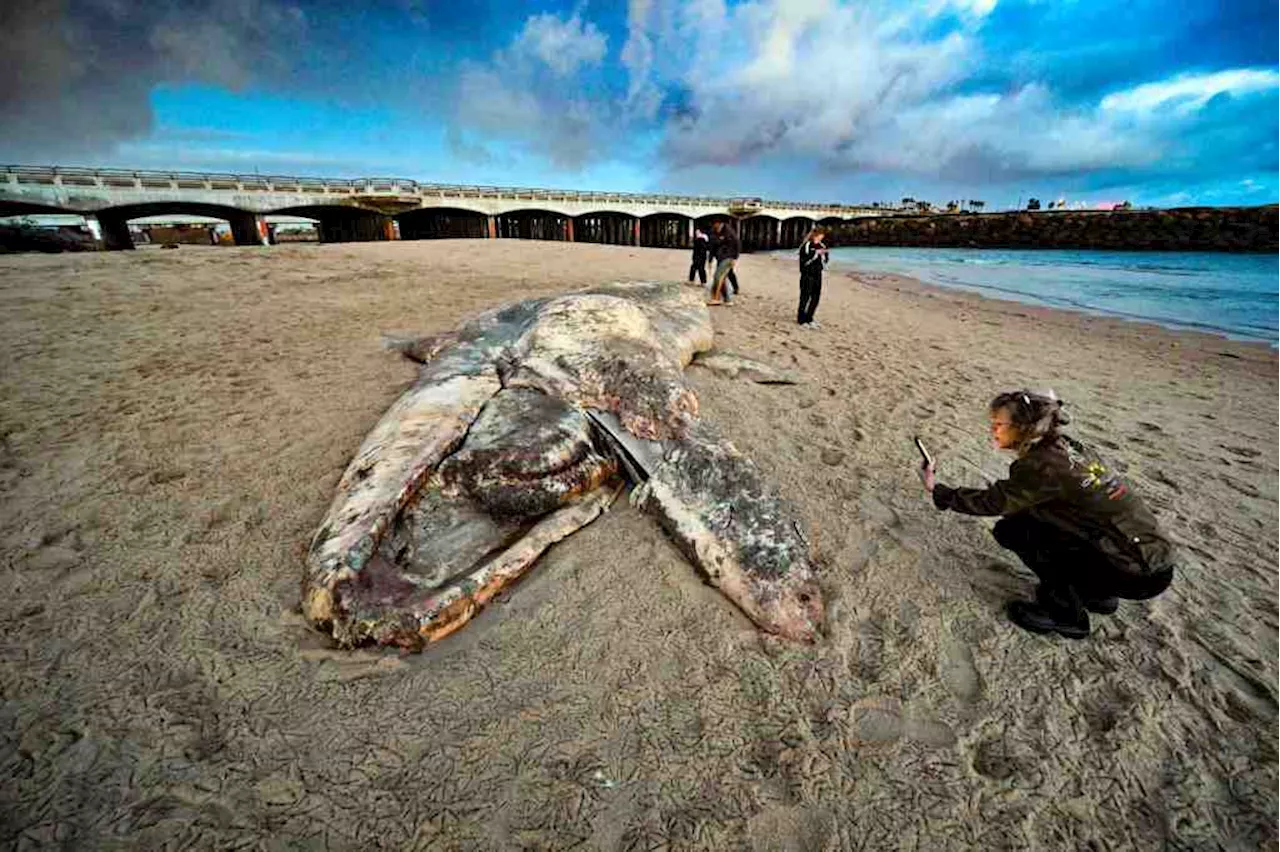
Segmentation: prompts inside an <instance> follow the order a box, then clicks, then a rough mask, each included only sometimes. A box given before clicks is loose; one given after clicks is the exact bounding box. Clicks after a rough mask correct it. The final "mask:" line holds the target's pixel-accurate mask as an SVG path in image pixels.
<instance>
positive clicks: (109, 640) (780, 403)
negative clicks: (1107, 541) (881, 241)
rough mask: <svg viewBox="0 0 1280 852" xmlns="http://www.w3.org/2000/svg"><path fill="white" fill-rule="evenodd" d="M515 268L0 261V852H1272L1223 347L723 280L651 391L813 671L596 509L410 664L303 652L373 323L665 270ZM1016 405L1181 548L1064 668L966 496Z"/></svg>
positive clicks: (489, 257) (1241, 348)
mask: <svg viewBox="0 0 1280 852" xmlns="http://www.w3.org/2000/svg"><path fill="white" fill-rule="evenodd" d="M687 268H688V261H687V256H686V253H685V252H676V251H662V250H655V249H645V250H640V249H633V248H626V247H611V246H589V245H566V244H554V243H535V242H519V241H508V240H500V241H445V242H414V243H407V242H406V243H367V244H345V245H328V246H314V245H282V246H275V247H272V248H270V249H260V248H243V249H240V248H213V247H209V248H203V247H195V246H184V247H182V248H181V249H180V250H177V251H161V250H156V249H151V250H141V251H137V252H129V253H124V252H122V253H109V254H90V255H62V256H45V255H22V256H5V257H0V330H2V331H3V335H4V347H3V350H2V354H0V358H2V359H3V361H2V362H0V363H2V364H3V370H0V394H2V395H0V400H2V407H0V418H2V419H0V436H2V437H3V444H2V446H0V452H2V455H0V495H2V497H0V499H2V501H3V503H2V507H3V511H2V512H0V541H2V542H3V547H4V550H3V554H4V565H3V568H4V571H3V575H2V576H3V585H0V615H2V617H3V623H4V625H5V627H6V629H5V631H4V636H3V640H0V641H2V642H3V652H2V660H3V663H2V664H0V689H2V695H3V703H2V704H0V707H2V708H3V718H2V719H0V732H2V734H0V736H2V738H3V739H2V740H0V742H2V745H0V772H3V775H4V777H6V778H7V779H8V780H7V781H6V783H5V784H4V785H3V787H2V789H0V845H4V846H6V847H9V846H15V847H17V848H48V847H50V846H56V845H57V844H61V845H62V847H63V848H68V849H98V848H146V849H161V848H172V849H196V848H219V849H225V848H300V849H301V848H306V849H312V848H314V849H325V848H329V849H369V848H379V847H380V848H395V849H548V850H549V849H565V848H570V847H575V845H576V848H582V849H759V850H827V849H854V848H868V849H886V848H897V849H929V850H934V849H949V848H956V849H970V848H975V847H981V848H987V849H992V850H995V849H1024V848H1041V849H1080V848H1099V849H1105V848H1117V849H1131V848H1132V849H1161V848H1194V849H1204V848H1219V847H1221V848H1227V849H1250V850H1252V849H1259V848H1275V847H1276V843H1277V721H1276V720H1277V707H1276V694H1277V691H1276V683H1277V668H1276V666H1277V536H1278V525H1277V360H1276V353H1275V352H1274V351H1272V350H1269V349H1268V348H1266V347H1264V346H1258V345H1254V344H1244V343H1236V342H1230V341H1226V340H1224V339H1222V338H1217V337H1212V336H1208V335H1202V334H1195V333H1182V332H1173V331H1168V330H1164V329H1161V328H1158V327H1155V326H1149V325H1142V324H1138V323H1130V322H1124V321H1119V320H1110V319H1105V318H1098V317H1090V316H1085V315H1081V314H1073V313H1067V312H1060V311H1055V310H1050V309H1041V308H1035V307H1028V306H1025V305H1019V304H1014V303H1009V302H1000V301H994V300H987V299H983V298H981V297H977V296H973V295H968V294H962V293H956V292H947V291H943V290H937V289H932V288H929V287H926V286H924V285H922V284H919V283H916V282H913V281H910V280H908V279H901V278H894V277H889V276H877V275H862V276H855V275H849V274H830V275H828V277H827V281H826V285H825V288H824V293H823V297H822V304H821V307H820V308H819V311H818V318H819V320H820V321H821V322H822V324H823V326H824V327H823V328H822V329H821V330H818V331H809V330H801V329H798V328H797V327H796V326H795V325H794V322H793V320H794V311H795V298H796V292H797V285H796V276H795V272H794V269H793V265H792V264H791V263H790V262H787V261H785V260H778V259H773V258H768V257H757V256H751V257H747V258H744V259H743V261H742V264H741V268H740V275H741V278H742V282H743V285H744V287H745V291H744V293H743V298H742V299H741V301H740V303H739V304H738V305H737V306H735V307H734V308H732V309H717V312H716V313H715V314H714V320H715V323H716V331H717V335H716V340H717V346H718V347H719V348H721V349H723V350H726V351H730V352H735V353H739V354H743V355H747V356H750V357H753V358H757V359H759V360H763V361H766V362H769V363H772V364H776V365H777V366H779V367H782V368H785V369H787V370H789V371H791V372H794V373H796V374H798V375H799V376H800V377H801V379H802V380H803V382H802V384H800V385H797V386H791V387H788V386H764V385H755V384H751V383H749V382H745V381H741V380H733V379H728V378H724V377H722V376H720V375H719V374H715V373H712V372H709V371H707V370H705V369H700V368H698V367H692V368H690V371H689V377H690V380H691V382H692V384H693V385H694V387H695V389H696V390H697V392H698V394H699V397H700V400H701V403H702V411H703V415H704V416H706V417H709V418H713V419H714V420H715V421H717V422H718V423H719V424H720V425H721V426H722V427H723V429H724V430H725V432H726V433H727V434H728V435H730V436H731V437H732V439H733V440H734V442H735V443H736V444H737V445H738V446H739V447H740V448H741V449H742V450H744V451H745V452H746V453H748V454H749V455H750V456H751V457H752V458H753V459H754V460H755V461H756V463H757V464H758V465H759V466H760V467H761V468H762V469H763V470H764V471H765V472H766V474H767V475H768V476H769V477H771V479H772V480H773V481H774V482H775V483H776V484H777V485H778V487H779V488H780V489H781V490H782V492H783V493H784V494H785V495H786V496H787V497H788V498H790V499H791V500H792V501H794V502H795V504H796V505H797V506H798V507H799V510H800V512H801V513H802V514H803V516H804V517H805V518H806V519H807V521H808V523H809V525H810V527H811V530H812V537H813V547H814V552H815V554H816V557H817V559H818V562H819V565H820V572H821V575H820V576H821V579H822V582H823V584H824V585H825V587H826V589H827V594H828V599H829V601H830V610H829V617H830V636H829V637H828V639H827V640H826V641H825V642H823V643H821V644H820V645H818V646H815V647H796V646H790V645H787V644H782V643H779V642H776V641H772V640H766V639H762V638H761V637H760V636H759V635H758V634H757V632H756V631H755V630H754V629H753V628H752V627H751V625H750V624H749V623H748V622H747V621H746V619H745V618H744V617H743V616H741V615H740V614H739V613H738V612H737V611H736V610H734V609H733V608H732V606H731V605H730V604H729V603H728V602H727V601H726V600H725V599H724V598H723V597H722V596H721V595H719V594H718V593H717V592H715V591H714V590H713V589H710V588H709V587H707V586H705V585H703V584H702V583H701V581H700V580H699V578H698V576H697V574H696V572H695V571H694V569H693V568H692V567H691V566H690V565H689V564H688V563H687V562H686V561H685V560H684V559H682V558H681V556H680V555H679V554H678V553H677V551H676V550H675V548H674V547H673V546H672V545H671V544H670V543H668V541H667V540H666V539H665V538H664V536H663V535H662V533H661V532H660V530H659V529H658V527H657V525H656V524H655V523H653V522H651V521H650V520H649V519H647V518H645V517H643V516H641V515H640V514H638V513H637V512H636V511H635V510H633V509H631V508H630V507H629V506H628V505H627V504H626V503H625V501H620V502H619V503H618V504H616V505H615V506H614V508H613V509H612V510H611V511H610V512H609V513H608V514H606V515H605V516H604V517H602V518H601V519H600V520H598V521H596V522H595V523H594V524H592V525H591V526H589V527H587V528H586V529H584V530H582V531H581V532H579V533H577V534H575V535H574V536H572V537H570V538H569V539H567V540H566V541H564V542H563V543H561V544H559V545H557V546H555V547H554V548H553V549H552V550H551V551H550V552H549V553H548V554H547V555H546V556H545V557H544V558H543V560H542V561H541V562H540V563H539V565H538V567H537V568H536V569H535V570H534V572H533V573H532V575H531V576H530V577H529V578H528V579H527V580H525V581H524V582H522V583H521V584H519V585H518V586H517V587H516V588H515V589H513V590H512V592H511V593H510V594H509V595H506V596H504V598H503V600H501V601H500V602H499V603H497V604H496V605H494V606H492V607H490V608H489V609H488V610H486V611H485V612H484V613H483V614H482V615H481V616H480V617H479V618H478V619H477V620H476V621H475V622H474V623H473V624H471V625H470V626H469V627H467V628H466V629H465V630H463V631H461V632H460V633H459V634H457V635H456V636H454V637H451V638H450V639H448V640H446V641H445V642H443V643H441V644H439V645H437V646H433V647H432V648H430V649H429V650H428V651H427V652H425V653H423V654H421V655H416V656H407V657H406V656H400V655H398V654H396V653H394V652H381V651H359V652H339V651H335V650H333V649H331V648H330V647H329V645H328V644H327V642H326V640H325V639H324V637H322V636H321V635H319V634H317V633H315V632H313V631H311V630H310V629H309V628H308V627H307V626H306V624H305V623H304V622H303V621H302V619H301V617H300V616H299V615H298V612H297V603H298V599H297V598H298V588H299V582H300V578H301V571H302V560H303V554H304V552H305V549H306V545H307V542H308V539H309V538H310V536H311V534H312V532H313V531H314V529H315V527H316V525H317V524H318V522H319V520H320V518H321V517H322V515H323V514H324V512H325V510H326V508H327V507H328V503H329V500H330V499H331V496H332V492H333V488H334V485H335V484H336V482H337V480H338V477H339V476H340V475H341V473H342V471H343V469H344V468H345V467H346V465H347V463H348V461H349V460H350V458H351V455H352V453H353V452H354V450H355V449H356V447H357V446H358V445H359V443H360V441H361V439H362V438H363V437H364V435H365V433H366V432H367V431H368V430H369V428H370V427H371V426H372V425H373V424H374V423H375V422H376V421H377V419H378V418H379V416H380V415H381V414H382V412H383V411H384V410H385V409H386V408H387V407H388V406H389V405H390V404H391V403H392V401H393V400H394V399H395V398H396V397H397V396H398V395H399V393H400V392H401V391H402V390H403V389H404V388H405V387H407V386H408V384H409V382H410V381H411V380H412V378H413V375H414V367H413V365H412V364H410V363H408V362H405V361H402V360H399V359H398V357H397V356H395V355H393V354H391V353H388V352H385V351H383V350H382V349H381V347H380V344H379V336H380V333H382V332H398V331H422V332H429V331H435V330H442V329H445V328H448V327H451V326H453V325H454V324H456V323H457V322H458V321H459V320H461V319H463V318H464V317H466V316H467V315H469V314H471V313H472V312H474V311H476V310H479V309H482V308H487V307H491V306H493V305H496V304H499V303H501V302H504V301H508V300H513V299H517V298H521V297H525V296H530V295H539V294H546V293H552V292H557V291H561V290H566V289H572V288H575V287H578V286H584V285H590V284H596V283H599V282H602V281H607V280H617V279H663V278H676V279H679V278H681V277H683V274H684V272H685V270H686V269H687ZM1025 383H1033V384H1037V385H1044V384H1048V385H1052V386H1053V387H1054V388H1055V389H1056V390H1057V391H1058V393H1059V394H1060V395H1061V396H1062V397H1063V398H1064V399H1066V400H1067V401H1068V402H1069V403H1070V404H1071V407H1070V410H1071V412H1072V414H1073V417H1074V422H1073V424H1072V426H1071V428H1070V430H1069V431H1071V432H1072V433H1073V434H1075V435H1076V436H1078V437H1080V438H1082V439H1084V440H1086V441H1092V442H1095V443H1097V444H1100V445H1102V447H1103V448H1104V450H1106V451H1109V452H1110V453H1111V454H1112V455H1113V456H1114V457H1116V458H1117V459H1119V460H1123V461H1124V462H1127V465H1128V474H1129V476H1130V477H1131V479H1132V480H1133V482H1134V483H1135V484H1136V486H1137V488H1138V489H1139V490H1140V492H1141V493H1142V494H1143V495H1144V496H1145V498H1146V499H1147V500H1148V502H1149V503H1150V504H1151V506H1152V507H1153V508H1154V509H1155V511H1156V512H1157V514H1158V516H1159V517H1160V519H1161V521H1162V523H1163V524H1164V525H1165V526H1166V528H1167V529H1168V531H1169V532H1170V533H1171V534H1172V536H1173V537H1175V538H1176V539H1177V540H1178V541H1179V542H1181V543H1182V544H1183V555H1184V557H1185V558H1184V564H1183V567H1182V568H1181V571H1180V574H1179V576H1178V578H1177V580H1176V582H1175V585H1174V587H1173V588H1172V589H1171V590H1170V591H1169V592H1168V593H1166V594H1165V595H1163V596H1161V597H1160V598H1157V599H1156V600H1154V601H1151V602H1146V603H1135V602H1124V603H1122V605H1121V609H1120V611H1119V613H1118V614H1117V615H1116V616H1113V617H1097V618H1096V620H1095V630H1094V635H1093V636H1092V637H1091V638H1090V639H1089V640H1088V641H1085V642H1078V643H1072V642H1067V641H1065V640H1056V639H1048V638H1043V637H1036V636H1031V635H1028V634H1025V633H1022V632H1020V631H1018V630H1017V629H1016V628H1013V627H1011V626H1010V625H1008V624H1007V623H1006V622H1005V621H1004V620H1003V618H1002V615H1001V608H1002V606H1003V604H1004V602H1005V601H1006V600H1008V599H1010V598H1013V597H1024V596H1028V595H1029V594H1030V591H1031V579H1030V575H1029V574H1028V572H1026V570H1025V569H1023V568H1021V567H1020V566H1019V565H1017V564H1016V562H1015V561H1014V560H1012V559H1011V558H1010V557H1009V555H1007V554H1005V553H1003V552H1002V551H1001V550H1000V549H999V548H998V547H997V546H996V544H995V543H994V541H993V540H992V539H991V537H990V534H989V529H990V525H991V522H990V521H989V520H983V519H977V518H966V517H962V516H959V515H954V514H950V513H939V512H936V511H935V510H934V509H933V508H932V505H931V504H930V503H929V502H928V500H927V499H926V496H925V494H924V493H923V491H922V489H921V488H920V485H919V482H918V480H917V478H916V476H915V472H914V467H915V464H916V454H915V449H914V447H913V445H912V444H911V441H910V436H911V435H912V434H913V433H916V432H919V433H920V434H921V435H922V436H924V438H925V439H926V441H928V443H929V444H930V446H931V448H932V449H933V450H934V453H935V455H936V456H937V457H938V458H939V468H940V478H941V479H942V480H943V481H946V482H949V483H952V484H968V485H977V484H981V483H982V481H983V477H984V475H985V476H993V477H995V476H1000V475H1002V473H1003V471H1004V470H1005V468H1006V465H1007V461H1008V459H1007V458H1006V457H1001V456H999V455H997V454H995V453H994V452H993V451H991V450H990V449H989V448H988V447H987V444H986V431H985V423H986V420H985V405H986V402H987V400H988V399H989V398H990V397H991V396H992V395H993V394H994V393H995V392H996V391H998V390H1000V389H1004V388H1007V387H1011V386H1018V385H1021V384H1025Z"/></svg>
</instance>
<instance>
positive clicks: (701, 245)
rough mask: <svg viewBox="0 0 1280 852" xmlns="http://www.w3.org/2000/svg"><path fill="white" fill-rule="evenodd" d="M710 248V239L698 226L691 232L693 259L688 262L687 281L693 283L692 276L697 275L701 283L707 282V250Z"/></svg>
mask: <svg viewBox="0 0 1280 852" xmlns="http://www.w3.org/2000/svg"><path fill="white" fill-rule="evenodd" d="M710 248H711V239H710V238H709V237H708V236H707V233H706V231H704V230H702V229H701V228H698V229H696V230H694V232H693V260H692V262H691V263H690V264H689V283H690V284H692V283H693V276H694V275H695V274H696V275H697V276H698V281H699V282H701V283H702V284H706V283H707V251H708V250H709V249H710Z"/></svg>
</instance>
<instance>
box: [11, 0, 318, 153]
mask: <svg viewBox="0 0 1280 852" xmlns="http://www.w3.org/2000/svg"><path fill="white" fill-rule="evenodd" d="M306 34H307V19H306V16H305V15H304V14H303V12H302V11H301V10H300V9H298V8H297V7H295V6H291V5H288V4H285V3H278V2H272V0H223V1H222V2H219V3H216V4H211V3H208V2H198V0H157V1H156V2H150V3H146V4H138V3H134V2H130V0H81V2H70V0H34V2H9V3H3V4H0V55H3V56H4V57H5V66H6V68H5V70H6V72H7V73H8V75H9V79H8V81H7V83H6V85H5V86H4V87H0V114H3V115H4V121H3V122H2V123H0V158H3V159H5V160H7V161H9V162H58V161H62V162H66V161H68V160H74V159H75V158H77V157H83V156H92V155H93V154H95V153H97V152H101V151H103V150H108V149H109V148H110V146H111V145H112V144H114V143H116V142H120V141H123V140H128V139H135V138H140V137H143V136H145V135H147V134H148V133H149V132H150V131H151V129H152V125H153V122H154V117H153V115H152V110H151V104H150V101H149V93H150V91H151V89H152V88H153V87H154V86H155V85H157V84H161V83H183V82H204V83H211V84H216V85H220V86H225V87H227V88H231V89H237V88H242V87H245V86H247V85H250V84H251V83H253V82H254V81H255V80H257V79H264V78H270V77H271V76H273V75H282V74H287V73H288V72H289V67H290V65H289V62H288V60H287V59H286V58H285V55H284V53H283V52H282V45H288V46H291V47H292V46H296V45H297V44H298V43H299V41H300V40H302V39H304V38H305V37H306Z"/></svg>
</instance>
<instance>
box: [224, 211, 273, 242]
mask: <svg viewBox="0 0 1280 852" xmlns="http://www.w3.org/2000/svg"><path fill="white" fill-rule="evenodd" d="M227 221H229V222H230V223H231V236H232V238H233V239H234V240H235V242H236V245H238V246H265V245H270V244H271V236H270V230H269V229H268V228H267V220H266V218H265V217H263V216H258V215H255V214H253V213H240V214H238V215H236V216H233V217H230V218H228V220H227Z"/></svg>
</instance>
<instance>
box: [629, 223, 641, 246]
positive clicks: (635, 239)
mask: <svg viewBox="0 0 1280 852" xmlns="http://www.w3.org/2000/svg"><path fill="white" fill-rule="evenodd" d="M631 225H632V227H631V245H633V246H638V245H640V220H639V219H637V220H635V221H634V222H632V223H631Z"/></svg>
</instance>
